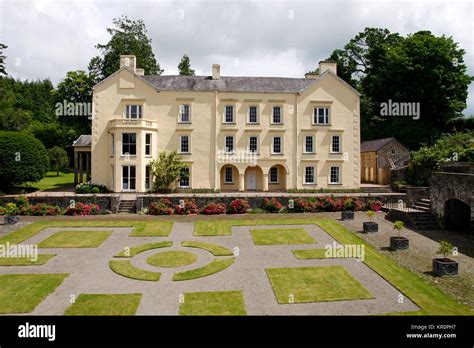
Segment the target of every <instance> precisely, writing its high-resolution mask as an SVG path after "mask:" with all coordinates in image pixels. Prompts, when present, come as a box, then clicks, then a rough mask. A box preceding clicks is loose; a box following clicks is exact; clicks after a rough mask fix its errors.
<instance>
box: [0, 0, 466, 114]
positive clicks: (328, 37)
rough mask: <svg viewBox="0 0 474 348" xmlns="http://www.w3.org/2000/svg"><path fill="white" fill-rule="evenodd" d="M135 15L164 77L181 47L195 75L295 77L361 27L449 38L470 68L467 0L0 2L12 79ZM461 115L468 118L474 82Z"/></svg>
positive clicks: (89, 50)
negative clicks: (215, 71) (214, 71)
mask: <svg viewBox="0 0 474 348" xmlns="http://www.w3.org/2000/svg"><path fill="white" fill-rule="evenodd" d="M124 14H125V15H127V16H128V17H129V18H131V19H142V20H143V21H144V22H145V24H146V27H147V29H148V36H149V37H150V38H151V39H152V45H153V50H154V53H155V56H156V59H157V60H158V62H159V63H160V65H161V67H162V68H164V70H165V71H164V74H169V75H172V74H177V73H178V68H177V65H178V63H179V61H180V59H181V57H182V56H183V54H187V55H188V56H189V57H190V59H191V65H192V68H194V69H195V70H196V74H197V75H210V74H211V65H212V64H213V63H218V64H220V65H221V74H222V75H224V76H284V77H303V76H304V73H305V72H307V71H309V70H313V69H314V68H315V67H317V63H318V61H320V60H322V59H325V58H327V57H328V56H329V55H330V54H331V52H332V51H333V50H334V49H337V48H342V47H343V46H344V45H345V44H346V43H347V42H348V41H349V40H350V39H351V38H352V37H354V36H355V35H356V34H357V33H358V32H360V31H363V30H364V28H365V27H382V28H387V29H389V30H390V31H391V32H398V33H400V34H402V35H407V34H409V33H414V32H416V31H419V30H430V31H431V32H432V33H433V34H435V35H443V34H444V35H446V36H452V37H453V39H454V40H455V41H456V42H458V43H459V45H460V47H461V48H463V49H464V50H465V51H466V55H465V63H466V64H467V66H468V73H469V74H470V75H474V0H463V1H460V0H451V1H436V0H434V1H433V0H411V1H405V0H403V1H388V0H366V1H355V0H354V1H351V0H316V1H310V0H301V1H277V0H259V1H255V0H254V1H250V0H247V1H235V0H234V1H228V0H202V1H200V0H194V1H193V0H187V1H170V0H168V1H162V0H161V1H160V0H136V1H135V0H127V1H124V0H116V1H112V0H103V1H99V0H98V1H92V0H36V1H34V0H31V1H27V0H0V42H2V43H4V44H6V45H7V46H8V48H7V50H5V54H6V55H7V60H6V70H7V72H8V73H9V74H10V75H11V76H14V77H15V78H20V79H37V78H39V79H43V78H50V79H51V80H52V81H53V83H55V84H56V83H57V82H59V81H60V80H61V79H62V78H63V77H64V76H65V75H66V73H67V72H68V71H71V70H79V69H82V70H87V65H88V63H89V61H90V59H91V58H92V57H93V56H95V55H97V54H98V50H97V49H96V48H95V45H96V44H97V43H106V42H107V41H108V40H109V38H110V36H109V34H108V33H107V32H106V28H107V27H111V26H112V19H113V18H117V17H120V16H121V15H124ZM465 114H467V115H474V83H471V85H470V88H469V98H468V107H467V109H466V110H465Z"/></svg>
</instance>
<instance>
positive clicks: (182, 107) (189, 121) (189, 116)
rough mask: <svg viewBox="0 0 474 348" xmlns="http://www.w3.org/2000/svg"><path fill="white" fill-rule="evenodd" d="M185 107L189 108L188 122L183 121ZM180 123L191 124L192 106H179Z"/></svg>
mask: <svg viewBox="0 0 474 348" xmlns="http://www.w3.org/2000/svg"><path fill="white" fill-rule="evenodd" d="M185 107H187V108H188V120H187V121H183V111H184V109H185ZM178 113H179V115H178V123H191V104H181V105H180V106H179V111H178Z"/></svg>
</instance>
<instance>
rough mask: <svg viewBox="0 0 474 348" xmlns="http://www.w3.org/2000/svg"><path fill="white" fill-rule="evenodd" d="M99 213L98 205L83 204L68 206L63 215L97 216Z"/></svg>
mask: <svg viewBox="0 0 474 348" xmlns="http://www.w3.org/2000/svg"><path fill="white" fill-rule="evenodd" d="M99 212H100V207H99V205H98V204H94V203H92V204H84V203H80V202H79V203H76V204H74V205H73V206H70V207H68V208H67V209H66V211H65V212H64V214H65V215H74V216H76V215H81V216H84V215H97V214H99Z"/></svg>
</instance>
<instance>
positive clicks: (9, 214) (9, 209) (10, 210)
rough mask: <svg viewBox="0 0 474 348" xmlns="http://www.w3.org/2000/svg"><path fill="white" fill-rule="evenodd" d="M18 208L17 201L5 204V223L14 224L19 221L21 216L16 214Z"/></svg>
mask: <svg viewBox="0 0 474 348" xmlns="http://www.w3.org/2000/svg"><path fill="white" fill-rule="evenodd" d="M17 210H18V209H17V207H16V204H15V203H7V204H6V205H5V216H4V218H3V221H4V223H5V225H14V224H16V223H17V222H18V221H19V217H18V216H17V215H16V213H17Z"/></svg>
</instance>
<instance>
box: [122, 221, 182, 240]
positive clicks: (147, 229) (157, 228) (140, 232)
mask: <svg viewBox="0 0 474 348" xmlns="http://www.w3.org/2000/svg"><path fill="white" fill-rule="evenodd" d="M172 229H173V222H172V221H153V222H146V223H141V224H139V225H138V226H137V227H135V229H134V230H133V232H132V233H131V234H130V237H168V236H169V235H170V233H171V230H172Z"/></svg>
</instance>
